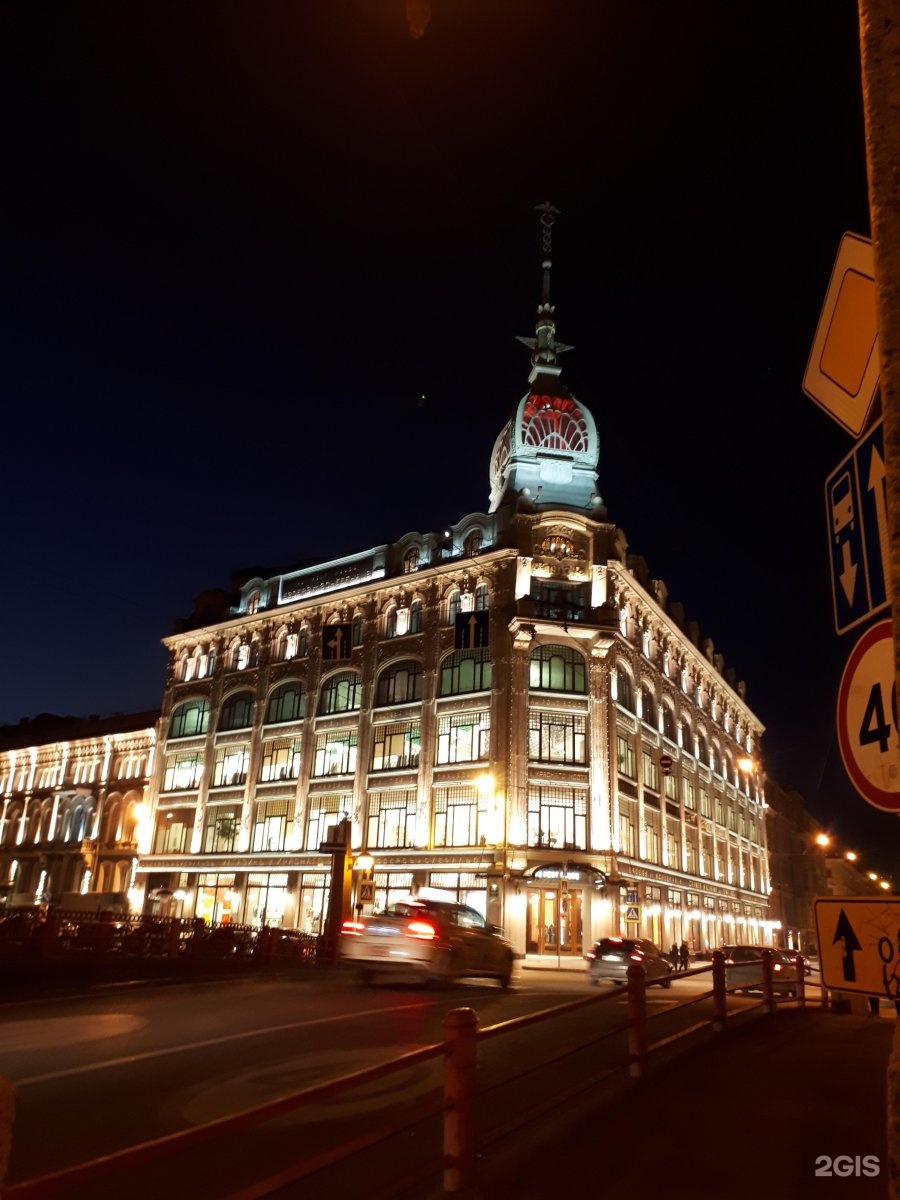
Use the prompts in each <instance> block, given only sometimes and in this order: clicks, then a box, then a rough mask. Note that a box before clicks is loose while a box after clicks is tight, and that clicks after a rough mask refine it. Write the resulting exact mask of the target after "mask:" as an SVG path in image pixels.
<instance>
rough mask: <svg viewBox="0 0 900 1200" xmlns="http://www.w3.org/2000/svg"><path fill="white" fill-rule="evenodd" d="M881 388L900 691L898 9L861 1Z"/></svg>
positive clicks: (893, 1)
mask: <svg viewBox="0 0 900 1200" xmlns="http://www.w3.org/2000/svg"><path fill="white" fill-rule="evenodd" d="M858 2H859V30H860V55H861V60H862V93H863V113H864V117H865V132H866V168H867V174H868V185H869V212H870V217H871V225H872V254H873V259H874V265H875V307H876V312H877V317H878V353H879V358H880V367H881V370H880V376H879V388H880V391H881V410H882V414H883V416H884V465H885V471H886V474H887V511H888V528H889V534H890V557H891V563H890V572H889V573H888V572H887V571H886V572H885V574H889V580H888V582H889V584H890V585H891V614H892V618H893V629H894V674H895V678H896V679H897V680H898V690H900V189H898V187H897V180H898V179H900V121H898V119H897V113H898V111H900V6H898V0H858Z"/></svg>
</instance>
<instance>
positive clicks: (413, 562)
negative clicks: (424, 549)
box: [403, 546, 419, 575]
mask: <svg viewBox="0 0 900 1200" xmlns="http://www.w3.org/2000/svg"><path fill="white" fill-rule="evenodd" d="M418 569H419V551H418V550H417V549H416V548H415V546H413V548H412V549H411V550H407V552H406V553H405V554H404V555H403V574H404V575H411V574H412V573H413V571H418Z"/></svg>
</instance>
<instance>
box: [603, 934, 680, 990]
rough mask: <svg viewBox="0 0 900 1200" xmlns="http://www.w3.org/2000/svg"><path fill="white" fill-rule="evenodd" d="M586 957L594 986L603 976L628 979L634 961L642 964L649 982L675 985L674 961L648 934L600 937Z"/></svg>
mask: <svg viewBox="0 0 900 1200" xmlns="http://www.w3.org/2000/svg"><path fill="white" fill-rule="evenodd" d="M585 957H586V958H587V960H588V978H589V979H590V981H591V983H592V984H593V985H594V986H596V985H597V984H598V983H599V982H600V980H601V979H609V980H611V981H612V982H613V983H625V982H627V979H628V968H629V967H630V966H631V965H632V963H637V964H638V966H640V967H643V970H644V981H645V982H646V983H647V984H651V983H658V984H659V985H660V986H661V987H664V988H667V987H671V985H672V980H671V972H672V970H673V968H672V964H671V963H670V962H669V960H668V959H667V958H664V957H663V953H662V951H661V950H660V949H659V948H658V947H657V946H656V945H655V944H654V943H653V942H651V941H649V940H648V939H647V938H621V937H605V938H601V939H600V941H599V942H595V943H594V948H593V950H591V951H590V952H589V953H588V954H586V955H585Z"/></svg>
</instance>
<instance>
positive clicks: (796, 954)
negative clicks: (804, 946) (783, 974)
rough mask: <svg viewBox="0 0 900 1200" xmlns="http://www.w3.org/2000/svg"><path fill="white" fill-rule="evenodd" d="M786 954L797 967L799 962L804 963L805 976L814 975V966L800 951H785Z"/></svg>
mask: <svg viewBox="0 0 900 1200" xmlns="http://www.w3.org/2000/svg"><path fill="white" fill-rule="evenodd" d="M785 954H786V955H787V956H788V958H789V959H790V960H791V962H792V963H794V964H795V965H796V963H797V962H798V961H799V962H802V963H803V973H804V974H805V975H811V974H812V964H811V963H810V961H809V959H808V958H806V956H805V955H803V954H801V953H800V951H799V950H785Z"/></svg>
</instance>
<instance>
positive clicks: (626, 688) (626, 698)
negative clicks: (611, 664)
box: [616, 663, 634, 713]
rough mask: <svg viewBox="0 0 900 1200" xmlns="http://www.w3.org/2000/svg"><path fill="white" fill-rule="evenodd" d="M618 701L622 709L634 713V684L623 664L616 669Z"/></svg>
mask: <svg viewBox="0 0 900 1200" xmlns="http://www.w3.org/2000/svg"><path fill="white" fill-rule="evenodd" d="M616 700H617V701H618V703H619V704H620V705H621V706H622V708H625V709H627V710H628V712H630V713H633V712H634V684H633V683H632V681H631V676H630V675H629V674H628V672H627V671H626V670H625V668H624V667H623V666H622V664H621V663H619V665H618V667H616Z"/></svg>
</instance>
